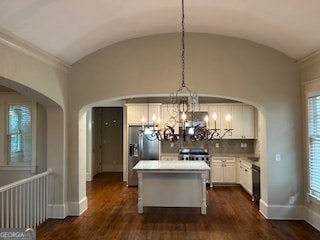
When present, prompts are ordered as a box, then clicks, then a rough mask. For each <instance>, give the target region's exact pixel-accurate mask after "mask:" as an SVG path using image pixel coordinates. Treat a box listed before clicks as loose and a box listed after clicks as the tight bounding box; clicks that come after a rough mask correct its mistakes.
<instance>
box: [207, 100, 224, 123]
mask: <svg viewBox="0 0 320 240" xmlns="http://www.w3.org/2000/svg"><path fill="white" fill-rule="evenodd" d="M208 110H209V111H208V113H209V128H210V129H214V128H216V129H221V128H222V127H221V111H220V106H219V105H210V106H209V108H208ZM214 113H215V114H216V122H215V121H214V119H213V115H214ZM215 123H216V124H215Z"/></svg>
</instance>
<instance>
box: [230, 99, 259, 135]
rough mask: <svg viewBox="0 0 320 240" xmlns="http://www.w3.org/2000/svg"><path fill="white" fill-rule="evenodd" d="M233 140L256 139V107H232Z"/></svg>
mask: <svg viewBox="0 0 320 240" xmlns="http://www.w3.org/2000/svg"><path fill="white" fill-rule="evenodd" d="M232 129H233V131H232V138H237V139H239V138H240V139H244V138H246V139H252V138H254V107H252V106H249V105H239V106H232Z"/></svg>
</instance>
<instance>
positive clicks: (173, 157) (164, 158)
mask: <svg viewBox="0 0 320 240" xmlns="http://www.w3.org/2000/svg"><path fill="white" fill-rule="evenodd" d="M160 160H161V161H178V160H179V157H178V155H176V154H175V155H173V154H172V155H161V156H160Z"/></svg>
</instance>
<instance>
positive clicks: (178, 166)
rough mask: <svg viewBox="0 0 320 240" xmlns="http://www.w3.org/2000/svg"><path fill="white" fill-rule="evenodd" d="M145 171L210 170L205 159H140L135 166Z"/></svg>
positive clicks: (136, 168)
mask: <svg viewBox="0 0 320 240" xmlns="http://www.w3.org/2000/svg"><path fill="white" fill-rule="evenodd" d="M133 169H134V170H138V171H139V170H144V171H203V170H205V171H206V170H210V167H209V166H208V165H207V164H206V163H205V162H204V161H159V160H156V161H154V160H143V161H139V162H138V163H137V165H136V166H135V167H134V168H133Z"/></svg>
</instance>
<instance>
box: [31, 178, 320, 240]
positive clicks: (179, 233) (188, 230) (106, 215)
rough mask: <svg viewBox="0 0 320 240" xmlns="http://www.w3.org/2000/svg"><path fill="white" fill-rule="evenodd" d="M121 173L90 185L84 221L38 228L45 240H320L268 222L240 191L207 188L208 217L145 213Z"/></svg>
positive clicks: (184, 211) (192, 212)
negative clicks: (142, 212)
mask: <svg viewBox="0 0 320 240" xmlns="http://www.w3.org/2000/svg"><path fill="white" fill-rule="evenodd" d="M121 179H122V174H120V173H102V174H99V175H98V176H96V177H95V178H94V181H93V182H90V183H87V196H88V207H89V208H88V210H87V211H86V212H84V213H83V214H82V215H81V216H79V217H67V218H66V219H64V220H57V219H49V220H48V221H46V222H45V223H43V224H42V225H40V226H39V227H38V228H37V231H36V232H37V240H41V239H85V240H88V239H115V240H126V239H130V240H147V239H148V240H149V239H150V240H162V239H163V240H164V239H170V240H179V239H183V240H211V239H212V240H213V239H214V240H220V239H223V240H228V239H237V240H242V239H243V240H248V239H254V240H256V239H276V240H279V239H280V240H281V239H297V240H298V239H299V240H300V239H303V240H307V239H320V232H319V231H317V230H316V229H315V228H313V227H312V226H310V225H309V224H307V223H306V222H304V221H270V220H266V219H265V218H264V217H263V216H262V215H261V214H260V213H259V210H258V207H257V206H256V205H255V204H254V203H253V202H252V201H251V198H250V197H249V196H248V194H247V193H246V192H244V190H242V189H241V187H236V186H235V187H214V188H212V189H210V188H207V191H208V208H207V215H205V216H204V215H200V208H144V214H138V213H137V212H138V207H137V188H135V187H129V188H128V187H126V185H125V183H123V182H122V180H121Z"/></svg>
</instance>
